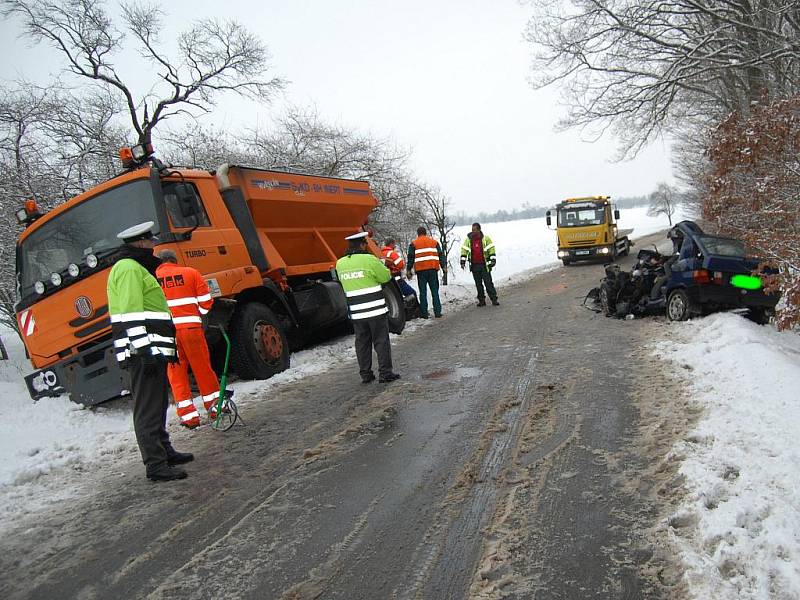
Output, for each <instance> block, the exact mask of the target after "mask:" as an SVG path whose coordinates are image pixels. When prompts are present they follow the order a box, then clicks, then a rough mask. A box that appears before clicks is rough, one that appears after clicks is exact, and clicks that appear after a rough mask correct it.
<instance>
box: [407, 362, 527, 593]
mask: <svg viewBox="0 0 800 600" xmlns="http://www.w3.org/2000/svg"><path fill="white" fill-rule="evenodd" d="M513 355H514V356H526V355H530V358H529V359H528V360H527V362H524V363H521V364H519V363H518V365H514V368H512V373H515V374H519V375H518V379H517V380H516V382H514V385H513V389H512V393H511V394H503V395H501V396H500V398H501V401H500V403H499V404H498V405H497V406H496V407H495V415H494V416H493V418H492V419H490V421H489V425H488V426H487V428H486V429H485V431H484V438H485V443H482V444H480V445H479V447H478V449H477V450H476V451H475V454H474V455H473V457H472V458H471V459H470V460H469V461H468V463H467V464H466V466H465V468H464V470H463V471H462V473H461V475H460V476H459V477H458V478H457V480H456V482H455V483H454V484H453V487H452V488H451V490H450V493H449V494H448V496H447V499H446V500H445V501H444V503H443V506H442V508H443V509H445V510H442V511H441V513H440V514H442V515H446V517H445V519H446V520H443V521H440V522H437V523H435V524H434V525H433V527H431V528H430V529H429V530H428V531H427V532H426V534H425V536H424V541H423V543H422V544H421V545H420V550H422V552H420V553H418V558H416V559H415V560H414V563H415V564H416V565H417V576H416V577H415V578H414V579H413V584H412V586H411V587H410V588H409V589H406V590H399V589H395V590H394V592H393V595H392V597H396V598H399V599H403V600H408V599H411V598H414V599H427V598H461V597H463V596H464V594H465V591H466V589H467V587H468V583H469V581H470V580H471V579H472V575H473V571H474V566H475V564H476V561H477V558H478V556H479V554H480V550H481V546H482V543H483V537H482V535H481V531H482V530H483V528H484V527H485V526H486V525H487V523H488V521H489V520H490V517H491V515H492V514H493V512H494V505H495V502H496V501H497V494H498V487H497V484H498V482H499V481H500V480H502V478H503V472H504V471H505V470H506V469H507V466H508V459H509V458H510V455H511V453H512V451H513V448H515V447H516V446H517V444H518V443H519V438H520V433H521V430H522V423H523V422H524V419H521V418H520V415H524V414H526V413H527V411H528V410H529V404H530V401H531V397H532V394H531V393H530V390H531V387H532V385H533V384H534V382H535V379H536V369H535V368H536V363H537V360H538V351H537V350H536V347H535V346H534V347H522V348H519V347H518V348H516V349H515V351H514V353H513ZM510 380H511V381H513V379H510ZM505 381H509V379H508V378H506V379H505ZM509 396H511V397H510V398H509ZM478 465H479V466H478ZM420 555H421V556H420Z"/></svg>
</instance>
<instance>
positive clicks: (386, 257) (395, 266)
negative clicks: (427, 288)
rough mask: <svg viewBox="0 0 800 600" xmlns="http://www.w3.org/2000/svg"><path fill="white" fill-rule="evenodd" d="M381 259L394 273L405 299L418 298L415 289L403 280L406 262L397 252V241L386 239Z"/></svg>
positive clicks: (393, 275)
mask: <svg viewBox="0 0 800 600" xmlns="http://www.w3.org/2000/svg"><path fill="white" fill-rule="evenodd" d="M381 259H383V262H384V264H385V265H386V266H387V267H388V268H389V271H391V272H392V277H394V280H395V281H396V282H397V284H398V285H399V286H400V291H401V292H402V293H403V297H404V298H407V297H408V296H414V297H416V295H417V292H415V291H414V288H412V287H411V286H410V285H408V284H407V283H406V282H405V281H404V280H403V269H404V268H405V266H406V261H404V260H403V257H402V255H401V254H400V253H399V252H398V251H397V244H395V241H394V240H393V239H392V238H386V241H385V242H384V243H383V248H381Z"/></svg>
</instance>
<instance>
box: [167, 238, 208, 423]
mask: <svg viewBox="0 0 800 600" xmlns="http://www.w3.org/2000/svg"><path fill="white" fill-rule="evenodd" d="M158 257H159V258H160V259H161V260H162V261H163V263H162V265H161V266H160V267H158V269H157V270H156V278H157V279H158V283H159V284H160V285H161V289H163V290H164V295H165V296H166V297H167V306H169V310H170V312H171V313H172V322H173V323H174V324H175V330H176V332H177V338H176V342H177V346H178V361H177V362H175V363H172V364H171V365H169V367H167V377H168V378H169V385H170V387H172V398H173V400H175V407H176V409H177V413H178V417H179V418H180V420H181V425H183V426H184V427H186V428H188V429H194V428H196V427H199V426H200V414H199V413H198V412H197V407H195V405H194V401H193V400H192V388H191V386H190V385H189V368H191V369H192V373H194V378H195V380H196V381H197V387H199V388H200V396H201V397H202V400H203V408H205V410H206V413H208V419H209V420H210V421H213V420H214V419H216V418H217V413H216V405H217V400H218V398H219V381H218V380H217V375H216V373H214V369H213V368H212V367H211V356H210V354H209V352H208V344H207V343H206V336H205V333H204V332H203V319H202V316H203V315H206V314H208V311H209V310H211V306H212V304H213V302H214V300H213V299H212V298H211V293H210V292H209V291H208V285H207V284H206V280H205V279H203V276H202V275H201V274H200V271H198V270H197V269H195V268H194V267H185V266H181V265H178V256H177V254H175V252H174V251H173V250H162V251H161V252H159V253H158Z"/></svg>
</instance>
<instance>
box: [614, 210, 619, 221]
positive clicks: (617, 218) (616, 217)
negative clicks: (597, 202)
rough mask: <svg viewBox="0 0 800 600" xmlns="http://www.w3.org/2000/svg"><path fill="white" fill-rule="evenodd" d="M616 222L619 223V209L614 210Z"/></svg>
mask: <svg viewBox="0 0 800 600" xmlns="http://www.w3.org/2000/svg"><path fill="white" fill-rule="evenodd" d="M614 220H615V221H619V209H618V208H615V209H614Z"/></svg>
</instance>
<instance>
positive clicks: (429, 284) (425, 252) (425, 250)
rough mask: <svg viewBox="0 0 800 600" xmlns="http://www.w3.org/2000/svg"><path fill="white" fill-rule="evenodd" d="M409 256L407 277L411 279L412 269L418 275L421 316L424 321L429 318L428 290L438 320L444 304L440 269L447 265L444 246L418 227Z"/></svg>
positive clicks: (422, 228)
mask: <svg viewBox="0 0 800 600" xmlns="http://www.w3.org/2000/svg"><path fill="white" fill-rule="evenodd" d="M407 254H408V265H407V266H406V277H408V279H411V270H412V269H413V270H414V271H416V273H417V287H418V288H419V310H420V316H421V317H422V318H423V319H427V318H429V314H428V289H430V291H431V300H432V302H433V316H434V317H436V318H437V319H438V318H439V317H441V316H442V302H441V300H439V269H441V268H442V265H443V264H444V263H445V257H444V253H443V252H442V246H441V244H439V242H437V241H436V240H435V239H433V238H432V237H429V236H428V231H427V230H426V229H425V228H424V227H417V237H416V239H414V240H412V242H411V244H409V246H408V253H407Z"/></svg>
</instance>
